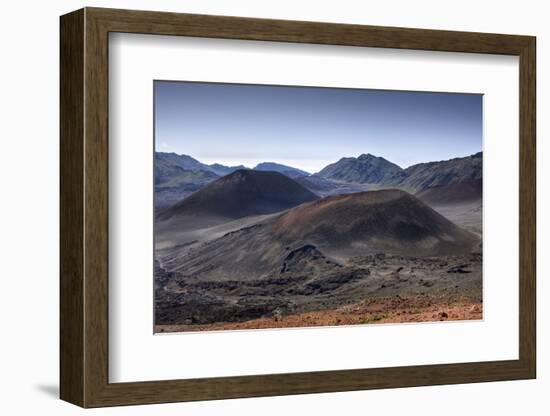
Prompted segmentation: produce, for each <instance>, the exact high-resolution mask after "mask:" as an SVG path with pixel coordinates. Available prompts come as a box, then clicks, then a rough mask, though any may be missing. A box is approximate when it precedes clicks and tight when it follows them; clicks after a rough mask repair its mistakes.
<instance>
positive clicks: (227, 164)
mask: <svg viewBox="0 0 550 416" xmlns="http://www.w3.org/2000/svg"><path fill="white" fill-rule="evenodd" d="M481 151H482V150H480V152H481ZM155 152H157V153H175V154H177V155H179V156H189V157H192V158H193V159H195V160H197V161H198V162H201V163H204V164H205V165H214V164H220V165H224V166H227V167H234V166H241V165H242V166H244V167H245V168H247V169H254V168H255V167H256V166H257V165H259V164H260V163H278V164H280V165H286V166H289V167H292V168H297V169H301V170H304V171H306V172H307V173H310V174H315V173H318V172H319V170H321V169H322V168H324V167H326V166H327V165H329V164H332V163H336V162H338V161H339V160H340V159H341V158H340V159H335V160H333V161H330V162H328V163H327V164H326V165H324V166H323V167H322V168H321V169H319V170H316V171H313V172H312V171H308V170H307V169H302V168H299V167H298V166H295V165H293V164H291V163H284V162H280V161H274V160H258V161H257V162H255V163H252V164H250V163H249V164H247V163H240V162H235V163H221V162H219V161H217V160H203V159H199V158H197V157H194V156H193V155H188V154H185V153H177V152H170V151H163V150H155ZM367 153H368V152H367ZM476 153H478V152H476ZM474 154H475V153H471V154H468V155H463V156H453V157H452V158H450V159H453V158H461V157H468V156H472V155H474ZM359 156H361V155H352V156H344V157H354V158H357V157H359ZM373 156H378V155H373ZM384 159H386V158H384ZM386 160H387V161H388V162H392V163H394V162H393V161H391V160H388V159H386ZM445 160H449V159H441V160H424V161H422V162H419V163H429V162H441V161H445ZM396 164H397V163H396ZM397 165H398V166H399V167H400V168H402V169H406V168H408V167H409V166H412V165H409V166H401V165H399V164H397Z"/></svg>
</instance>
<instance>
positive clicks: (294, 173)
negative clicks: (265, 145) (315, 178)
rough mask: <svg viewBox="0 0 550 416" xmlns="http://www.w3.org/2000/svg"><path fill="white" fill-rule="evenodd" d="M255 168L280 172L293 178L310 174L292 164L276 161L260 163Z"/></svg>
mask: <svg viewBox="0 0 550 416" xmlns="http://www.w3.org/2000/svg"><path fill="white" fill-rule="evenodd" d="M254 170H263V171H273V172H279V173H282V174H283V175H286V176H288V177H289V178H293V179H294V178H300V177H304V176H309V175H310V173H308V172H306V171H303V170H300V169H296V168H293V167H292V166H286V165H281V164H280V163H274V162H263V163H260V164H258V165H256V167H255V168H254Z"/></svg>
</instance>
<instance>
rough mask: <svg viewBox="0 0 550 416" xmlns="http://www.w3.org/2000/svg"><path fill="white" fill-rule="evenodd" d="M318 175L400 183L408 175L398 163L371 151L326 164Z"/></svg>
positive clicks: (347, 179)
mask: <svg viewBox="0 0 550 416" xmlns="http://www.w3.org/2000/svg"><path fill="white" fill-rule="evenodd" d="M318 175H319V176H321V177H323V178H325V179H332V180H337V181H342V182H354V183H371V184H385V183H398V182H399V181H401V180H402V179H403V178H404V177H405V176H406V174H405V172H404V171H403V169H401V168H400V167H399V166H397V165H396V164H394V163H391V162H389V161H387V160H386V159H384V158H383V157H377V156H373V155H371V154H370V153H369V154H363V155H361V156H359V157H357V158H355V157H344V158H342V159H340V160H339V161H338V162H336V163H333V164H331V165H328V166H326V167H325V168H324V169H322V170H321V171H320V172H319V173H318Z"/></svg>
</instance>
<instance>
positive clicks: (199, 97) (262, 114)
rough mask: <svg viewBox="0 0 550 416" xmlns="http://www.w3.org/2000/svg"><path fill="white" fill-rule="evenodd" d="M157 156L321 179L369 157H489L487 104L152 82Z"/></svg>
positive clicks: (462, 97) (427, 96)
mask: <svg viewBox="0 0 550 416" xmlns="http://www.w3.org/2000/svg"><path fill="white" fill-rule="evenodd" d="M154 95H155V149H156V150H157V151H162V152H175V153H178V154H187V155H190V156H192V157H194V158H196V159H198V160H200V161H201V162H204V163H221V164H224V165H241V164H242V165H245V166H249V167H253V166H255V165H256V164H257V163H260V162H266V161H268V162H278V163H283V164H287V165H291V166H294V167H297V168H300V169H303V170H306V171H308V172H312V173H313V172H317V171H319V170H320V169H322V168H323V167H324V166H326V165H327V164H329V163H333V162H335V161H337V160H339V159H340V158H342V157H349V156H359V155H360V154H362V153H371V154H374V155H376V156H382V157H384V158H386V159H388V160H390V161H392V162H394V163H397V164H398V165H400V166H401V167H404V168H405V167H407V166H410V165H412V164H415V163H419V162H428V161H434V160H445V159H450V158H453V157H460V156H467V155H470V154H473V153H476V152H479V151H480V150H482V130H483V127H482V95H479V94H453V93H431V92H410V91H382V90H365V89H340V88H310V87H286V86H268V85H244V84H223V83H201V82H180V81H176V82H172V81H155V82H154Z"/></svg>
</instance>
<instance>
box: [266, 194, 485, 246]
mask: <svg viewBox="0 0 550 416" xmlns="http://www.w3.org/2000/svg"><path fill="white" fill-rule="evenodd" d="M273 232H274V235H275V236H277V238H281V239H284V240H287V241H292V240H302V241H312V242H314V243H315V244H316V245H317V246H319V247H320V248H321V250H323V249H325V250H328V251H331V252H344V253H354V252H361V251H370V252H372V251H380V252H389V253H393V254H406V255H411V256H416V255H419V256H421V255H439V254H447V253H458V252H467V251H469V250H470V248H471V246H472V244H474V242H475V241H477V237H476V236H474V235H473V234H471V233H469V232H467V231H465V230H463V229H461V228H459V227H458V226H456V225H455V224H453V223H452V222H450V221H449V220H447V219H446V218H445V217H443V216H442V215H440V214H438V213H437V212H436V211H434V210H433V209H431V208H430V207H429V206H427V205H426V204H424V203H423V202H422V201H420V200H418V199H417V198H415V197H414V196H412V195H410V194H408V193H407V192H404V191H399V190H382V191H371V192H361V193H355V194H348V195H338V196H332V197H328V198H324V199H322V200H319V201H316V202H312V203H309V204H304V205H302V206H300V207H296V208H295V209H292V210H290V211H289V212H287V213H285V214H283V215H281V216H280V217H279V218H278V219H277V220H276V221H275V222H274V224H273Z"/></svg>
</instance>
